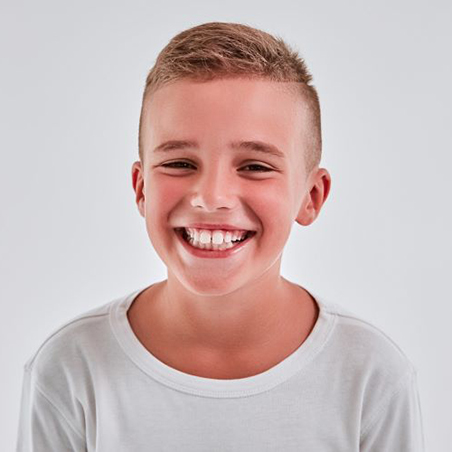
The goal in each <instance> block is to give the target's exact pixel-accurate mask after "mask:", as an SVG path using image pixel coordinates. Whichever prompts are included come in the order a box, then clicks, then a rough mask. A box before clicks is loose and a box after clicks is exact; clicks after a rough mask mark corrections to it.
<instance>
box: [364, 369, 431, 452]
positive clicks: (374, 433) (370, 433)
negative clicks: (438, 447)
mask: <svg viewBox="0 0 452 452" xmlns="http://www.w3.org/2000/svg"><path fill="white" fill-rule="evenodd" d="M360 451H361V452H381V451H385V452H425V444H424V432H423V424H422V413H421V405H420V400H419V392H418V386H417V376H416V371H415V369H412V370H410V371H409V372H408V374H407V375H406V376H405V377H404V378H403V379H402V380H401V381H400V382H399V384H398V385H397V386H396V388H395V389H394V391H392V392H390V393H389V394H388V395H387V397H386V398H385V399H383V400H382V401H381V403H380V405H379V407H378V408H377V410H376V411H375V413H374V414H373V416H372V417H371V420H370V422H369V423H368V425H367V426H364V429H363V432H362V434H361V441H360Z"/></svg>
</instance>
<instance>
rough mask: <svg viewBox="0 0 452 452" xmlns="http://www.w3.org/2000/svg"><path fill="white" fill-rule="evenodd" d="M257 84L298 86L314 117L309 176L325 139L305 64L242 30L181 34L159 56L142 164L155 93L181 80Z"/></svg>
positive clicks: (212, 25) (276, 40)
mask: <svg viewBox="0 0 452 452" xmlns="http://www.w3.org/2000/svg"><path fill="white" fill-rule="evenodd" d="M234 77H242V78H243V77H245V78H257V79H265V80H270V81H275V82H294V88H295V89H294V90H291V91H292V92H293V93H294V95H297V93H300V94H301V95H302V97H301V99H303V101H304V102H305V103H306V104H307V105H306V108H307V110H308V112H309V113H310V114H309V115H308V116H309V120H308V125H309V129H310V130H309V131H308V133H307V138H308V149H306V152H305V168H306V172H307V174H309V173H310V172H311V170H312V169H313V168H314V167H316V165H318V164H319V163H320V159H321V154H322V136H321V125H320V104H319V98H318V94H317V90H316V89H315V87H314V86H313V85H312V84H311V80H312V76H311V74H310V73H309V71H308V69H307V67H306V64H305V62H304V60H303V59H302V58H301V57H300V56H299V54H298V52H296V51H294V50H293V49H292V48H291V47H290V46H289V45H288V44H287V43H286V42H284V40H283V39H282V38H280V37H275V36H272V35H271V34H269V33H266V32H265V31H262V30H258V29H256V28H253V27H250V26H248V25H244V24H238V23H228V22H208V23H205V24H201V25H198V26H196V27H193V28H189V29H187V30H184V31H182V32H181V33H179V34H177V35H176V36H175V37H174V38H172V39H171V41H170V42H169V43H168V44H167V45H166V46H165V47H164V48H163V49H162V51H161V52H160V53H159V55H158V57H157V60H156V62H155V64H154V66H153V67H152V69H151V70H150V71H149V74H148V76H147V78H146V84H145V88H144V93H143V98H142V107H141V115H140V124H139V133H138V152H139V157H140V160H141V161H142V162H143V152H144V151H143V143H142V141H143V139H142V134H143V116H144V115H143V112H144V105H145V101H146V99H147V98H148V97H149V96H150V95H152V93H154V92H155V91H156V90H158V89H159V88H161V87H162V86H164V85H167V84H169V83H171V82H175V81H177V80H181V79H191V80H196V81H210V80H214V79H219V78H234Z"/></svg>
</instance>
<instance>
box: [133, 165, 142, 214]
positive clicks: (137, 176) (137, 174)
mask: <svg viewBox="0 0 452 452" xmlns="http://www.w3.org/2000/svg"><path fill="white" fill-rule="evenodd" d="M132 185H133V189H134V191H135V202H136V203H137V206H138V210H139V211H140V214H141V216H142V217H143V218H145V197H144V178H143V167H142V164H141V161H140V160H137V161H136V162H133V165H132Z"/></svg>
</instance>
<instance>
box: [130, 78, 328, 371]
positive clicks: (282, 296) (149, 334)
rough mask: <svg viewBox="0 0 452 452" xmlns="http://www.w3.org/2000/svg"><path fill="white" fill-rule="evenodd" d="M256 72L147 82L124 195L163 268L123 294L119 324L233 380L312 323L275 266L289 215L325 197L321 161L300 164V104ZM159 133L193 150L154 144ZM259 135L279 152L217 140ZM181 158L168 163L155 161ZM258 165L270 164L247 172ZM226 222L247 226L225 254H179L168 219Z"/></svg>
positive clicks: (278, 356) (263, 364)
mask: <svg viewBox="0 0 452 452" xmlns="http://www.w3.org/2000/svg"><path fill="white" fill-rule="evenodd" d="M284 85H285V84H284V83H276V82H271V81H267V80H249V79H241V78H235V79H217V80H213V81H209V82H202V83H200V82H195V81H190V80H180V81H177V82H175V83H172V84H170V85H167V86H164V87H162V88H160V89H159V90H157V91H156V92H155V93H154V94H153V95H152V97H150V98H149V99H147V100H146V102H145V105H144V109H143V115H144V116H143V120H144V128H143V135H142V138H143V141H142V143H143V150H144V161H143V162H140V161H136V162H134V163H133V165H132V181H133V188H134V191H135V195H136V196H135V200H136V203H137V207H138V210H139V212H140V214H141V215H142V216H143V218H144V219H145V223H146V229H147V232H148V235H149V238H150V240H151V243H152V245H153V246H154V248H155V250H156V252H157V253H158V255H159V256H160V258H161V259H162V260H163V262H164V263H165V265H166V266H167V269H168V278H167V280H165V281H162V282H160V283H158V284H155V285H154V286H152V287H150V288H149V289H147V290H146V291H144V292H142V293H141V294H140V295H139V297H137V299H136V300H135V301H134V303H133V304H132V306H131V308H130V309H129V312H128V317H129V322H130V324H131V326H132V328H133V330H134V332H135V334H136V335H137V337H138V338H139V340H140V341H141V342H142V343H143V345H144V346H145V347H146V348H147V349H148V350H149V351H150V352H151V353H152V354H153V355H154V356H156V357H157V358H159V359H160V360H162V361H163V362H165V363H166V364H168V365H170V366H172V367H174V368H176V369H178V370H181V371H183V372H186V373H191V374H193V375H199V376H204V377H207V378H243V377H246V376H250V375H255V374H257V373H260V372H263V371H264V370H267V369H269V368H270V367H272V366H274V365H275V364H277V363H278V362H280V361H282V360H283V359H284V358H286V357H287V356H289V355H290V354H291V353H292V352H293V351H295V350H296V349H297V348H298V347H299V346H300V345H301V344H302V343H303V342H304V340H305V339H306V337H307V336H308V335H309V333H310V331H311V330H312V328H313V326H314V324H315V322H316V319H317V316H318V306H317V304H316V303H315V301H314V300H313V299H312V297H311V296H310V294H309V293H308V292H307V291H306V290H304V289H303V288H301V287H299V286H297V285H295V284H293V283H291V282H289V281H287V280H286V279H285V278H283V277H282V276H281V275H280V265H281V257H282V252H283V249H284V245H285V244H286V241H287V239H288V238H289V235H290V231H291V228H292V226H293V224H295V223H297V224H298V225H301V226H308V225H310V224H311V223H312V222H313V221H314V220H315V219H316V218H317V216H318V215H319V212H320V210H321V208H322V206H323V204H324V202H325V200H326V198H327V196H328V193H329V190H330V185H331V177H330V175H329V173H328V171H327V170H326V169H324V168H318V167H316V168H314V169H313V171H312V172H311V173H310V174H306V172H305V168H304V150H305V149H306V147H305V146H306V144H305V142H307V139H306V137H307V136H308V133H309V130H308V124H309V118H308V117H307V114H308V113H307V110H306V108H305V105H303V103H302V102H300V99H297V98H294V97H293V95H292V94H290V91H289V90H287V89H285V88H287V87H285V86H284ZM167 140H190V141H196V142H197V143H198V144H199V147H198V148H193V147H190V148H187V149H176V150H173V151H171V152H168V153H154V149H155V147H156V146H158V145H159V144H161V143H163V142H164V141H167ZM240 140H246V141H248V140H259V141H263V142H266V143H271V144H273V145H275V146H276V147H277V148H278V149H279V150H280V151H281V152H282V153H283V154H284V157H283V158H278V157H275V156H271V155H264V154H261V153H258V152H256V151H253V150H249V149H244V150H236V149H231V148H230V147H229V146H228V143H230V142H232V141H240ZM176 161H179V162H180V161H183V162H186V163H187V164H185V165H184V164H177V165H175V166H174V167H173V168H165V167H163V166H162V164H166V163H170V162H176ZM251 164H253V165H261V166H264V167H266V168H269V169H271V170H272V171H268V172H264V171H258V169H261V168H256V167H249V166H247V165H251ZM195 222H197V223H198V222H206V223H229V224H232V225H238V226H241V227H243V228H244V229H250V230H255V231H257V234H256V235H255V237H254V238H253V239H252V240H251V242H250V243H248V245H247V246H246V247H245V248H244V249H243V250H242V251H241V252H239V253H237V254H236V255H235V256H231V257H229V258H226V259H203V258H199V257H194V256H191V255H190V254H188V253H187V251H186V250H185V249H184V248H183V247H182V245H181V244H180V243H179V241H178V238H177V237H176V235H175V233H174V231H173V228H175V227H181V226H184V225H188V224H190V223H195Z"/></svg>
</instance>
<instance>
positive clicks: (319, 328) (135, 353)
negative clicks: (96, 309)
mask: <svg viewBox="0 0 452 452" xmlns="http://www.w3.org/2000/svg"><path fill="white" fill-rule="evenodd" d="M149 287H150V286H146V287H144V288H142V289H138V290H136V291H134V292H132V293H130V294H129V295H126V296H125V297H122V298H119V299H117V300H116V301H114V302H113V303H112V304H111V306H110V312H109V319H110V325H111V328H112V330H113V333H114V336H115V337H116V340H117V341H118V343H119V345H120V346H121V348H122V349H123V351H124V352H125V354H126V355H127V356H128V357H129V358H130V359H131V360H132V361H133V362H134V363H135V364H136V365H137V366H138V367H139V368H140V369H141V370H143V371H144V372H145V373H146V374H148V375H149V376H150V377H151V378H153V379H154V380H156V381H158V382H160V383H161V384H163V385H166V386H169V387H171V388H174V389H176V390H179V391H182V392H186V393H190V394H195V395H199V396H205V397H216V398H227V397H245V396H249V395H253V394H259V393H261V392H265V391H268V390H270V389H272V388H274V387H276V386H278V385H279V384H281V383H283V382H284V381H286V380H288V379H289V378H291V377H292V376H293V375H295V374H296V373H298V372H301V371H302V370H303V369H304V368H305V367H306V366H307V365H308V364H309V363H310V361H312V359H313V358H314V357H315V356H316V355H317V354H318V353H319V352H320V351H321V350H322V348H323V347H324V346H325V344H326V342H327V341H328V339H329V337H330V335H331V332H332V330H333V328H334V325H335V323H336V319H337V315H335V313H334V311H330V310H329V309H328V307H329V305H328V304H327V303H325V302H324V300H323V299H320V298H319V297H318V296H317V295H315V294H313V293H312V292H311V291H309V293H310V294H311V296H312V297H313V298H314V300H315V301H316V302H317V304H318V306H319V316H318V318H317V321H316V323H315V325H314V327H313V329H312V331H311V333H310V334H309V336H308V337H307V338H306V340H305V341H304V342H303V343H302V344H301V345H300V347H298V348H297V349H296V350H295V351H294V352H293V353H292V354H291V355H289V356H288V357H286V358H285V359H284V360H283V361H281V362H279V363H278V364H276V365H275V366H273V367H272V368H270V369H268V370H266V371H264V372H262V373H260V374H257V375H253V376H250V377H245V378H239V379H231V380H225V379H223V380H221V379H213V378H205V377H200V376H197V375H191V374H187V373H185V372H182V371H179V370H177V369H175V368H173V367H170V366H168V365H167V364H165V363H164V362H162V361H160V360H159V359H157V358H156V357H155V356H154V355H152V354H151V353H150V352H149V351H148V350H147V349H146V348H145V347H144V345H143V344H142V343H141V342H140V341H139V339H138V338H137V336H136V335H135V333H134V332H133V330H132V327H131V325H130V323H129V319H128V317H127V311H128V309H129V307H130V306H131V304H132V302H133V301H134V300H135V298H136V297H137V296H138V295H139V294H140V293H141V292H143V291H145V290H146V289H148V288H149ZM299 287H300V286H299ZM305 290H306V289H305Z"/></svg>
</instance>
